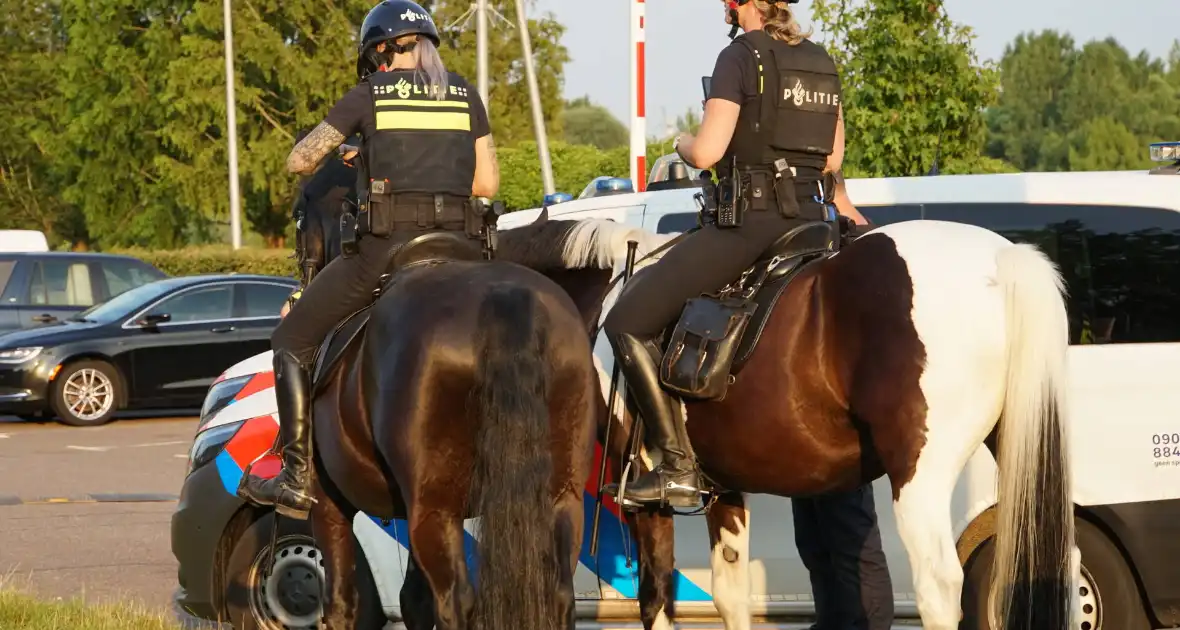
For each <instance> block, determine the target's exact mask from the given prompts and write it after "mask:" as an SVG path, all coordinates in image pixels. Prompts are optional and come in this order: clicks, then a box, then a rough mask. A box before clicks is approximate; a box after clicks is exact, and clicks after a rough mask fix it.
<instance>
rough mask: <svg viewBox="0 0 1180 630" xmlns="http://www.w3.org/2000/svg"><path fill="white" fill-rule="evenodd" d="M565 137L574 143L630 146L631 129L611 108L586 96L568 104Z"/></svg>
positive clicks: (563, 129) (564, 127)
mask: <svg viewBox="0 0 1180 630" xmlns="http://www.w3.org/2000/svg"><path fill="white" fill-rule="evenodd" d="M561 126H562V131H563V134H564V139H565V141H566V142H568V143H570V144H589V145H594V146H596V147H598V148H599V149H614V148H618V147H621V146H625V145H627V140H628V138H629V136H628V132H627V128H626V127H625V126H623V123H622V122H620V121H619V119H618V118H615V116H614V114H612V113H610V111H609V110H607V108H605V107H603V106H602V105H599V104H597V103H592V102H591V101H590V97H588V96H583V97H581V98H577V99H574V100H572V101H570V102H568V103H566V104H565V110H564V111H563V112H562V114H561Z"/></svg>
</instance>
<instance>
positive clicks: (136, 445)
mask: <svg viewBox="0 0 1180 630" xmlns="http://www.w3.org/2000/svg"><path fill="white" fill-rule="evenodd" d="M188 443H189V440H173V441H171V442H145V443H143V444H128V445H127V448H148V447H151V446H176V445H177V444H188Z"/></svg>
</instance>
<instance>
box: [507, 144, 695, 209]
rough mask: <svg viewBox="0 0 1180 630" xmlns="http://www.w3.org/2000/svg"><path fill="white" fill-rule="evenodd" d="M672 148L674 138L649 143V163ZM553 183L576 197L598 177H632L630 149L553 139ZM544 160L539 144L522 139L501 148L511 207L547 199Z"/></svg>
mask: <svg viewBox="0 0 1180 630" xmlns="http://www.w3.org/2000/svg"><path fill="white" fill-rule="evenodd" d="M671 151H672V143H671V141H664V142H653V143H651V144H649V145H648V146H647V163H648V164H651V163H652V161H653V160H655V159H656V158H658V157H660V156H662V155H667V154H668V153H671ZM549 157H550V161H551V162H552V163H553V180H554V182H553V183H554V187H555V188H556V189H557V191H558V192H565V193H569V194H571V195H573V196H574V197H577V196H578V195H579V194H581V192H582V190H583V189H584V188H586V185H587V184H589V183H590V181H591V180H593V179H594V178H595V177H602V176H607V177H630V176H631V166H630V158H631V151H630V149H629V148H628V147H618V148H615V149H611V150H609V151H603V150H601V149H599V148H597V147H594V146H590V145H576V144H567V143H565V142H553V143H550V144H549ZM544 197H545V193H544V186H543V184H542V181H541V164H540V160H539V159H538V157H537V145H536V144H535V143H532V142H522V143H520V144H518V145H516V146H513V147H508V148H505V149H503V150H501V151H500V194H499V198H500V199H501V200H503V201H504V203H505V205H507V206H508V208H509V209H510V210H523V209H527V208H536V207H538V206H540V205H541V202H542V201H543V200H544Z"/></svg>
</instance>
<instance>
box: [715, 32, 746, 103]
mask: <svg viewBox="0 0 1180 630" xmlns="http://www.w3.org/2000/svg"><path fill="white" fill-rule="evenodd" d="M709 98H711V99H713V98H719V99H723V100H726V101H729V102H731V103H736V104H738V105H741V106H743V107H744V106H746V105H749V104H751V103H753V102H754V101H755V100H756V99H757V98H758V76H757V70H755V67H754V53H752V52H750V49H748V48H746V47H745V46H743V45H741V44H739V43H736V42H735V43H731V44H730V45H728V46H726V47H725V48H723V49H722V50H721V53H720V54H719V55H717V63H716V64H714V66H713V77H712V80H711V85H710V86H709Z"/></svg>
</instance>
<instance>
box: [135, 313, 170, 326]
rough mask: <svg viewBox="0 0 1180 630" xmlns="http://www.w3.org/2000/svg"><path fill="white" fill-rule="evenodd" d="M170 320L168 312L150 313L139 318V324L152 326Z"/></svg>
mask: <svg viewBox="0 0 1180 630" xmlns="http://www.w3.org/2000/svg"><path fill="white" fill-rule="evenodd" d="M170 321H172V315H171V314H169V313H154V314H152V315H146V316H144V317H143V318H142V319H140V320H139V325H140V326H143V327H144V328H152V327H154V326H157V325H159V324H163V323H165V322H170Z"/></svg>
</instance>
